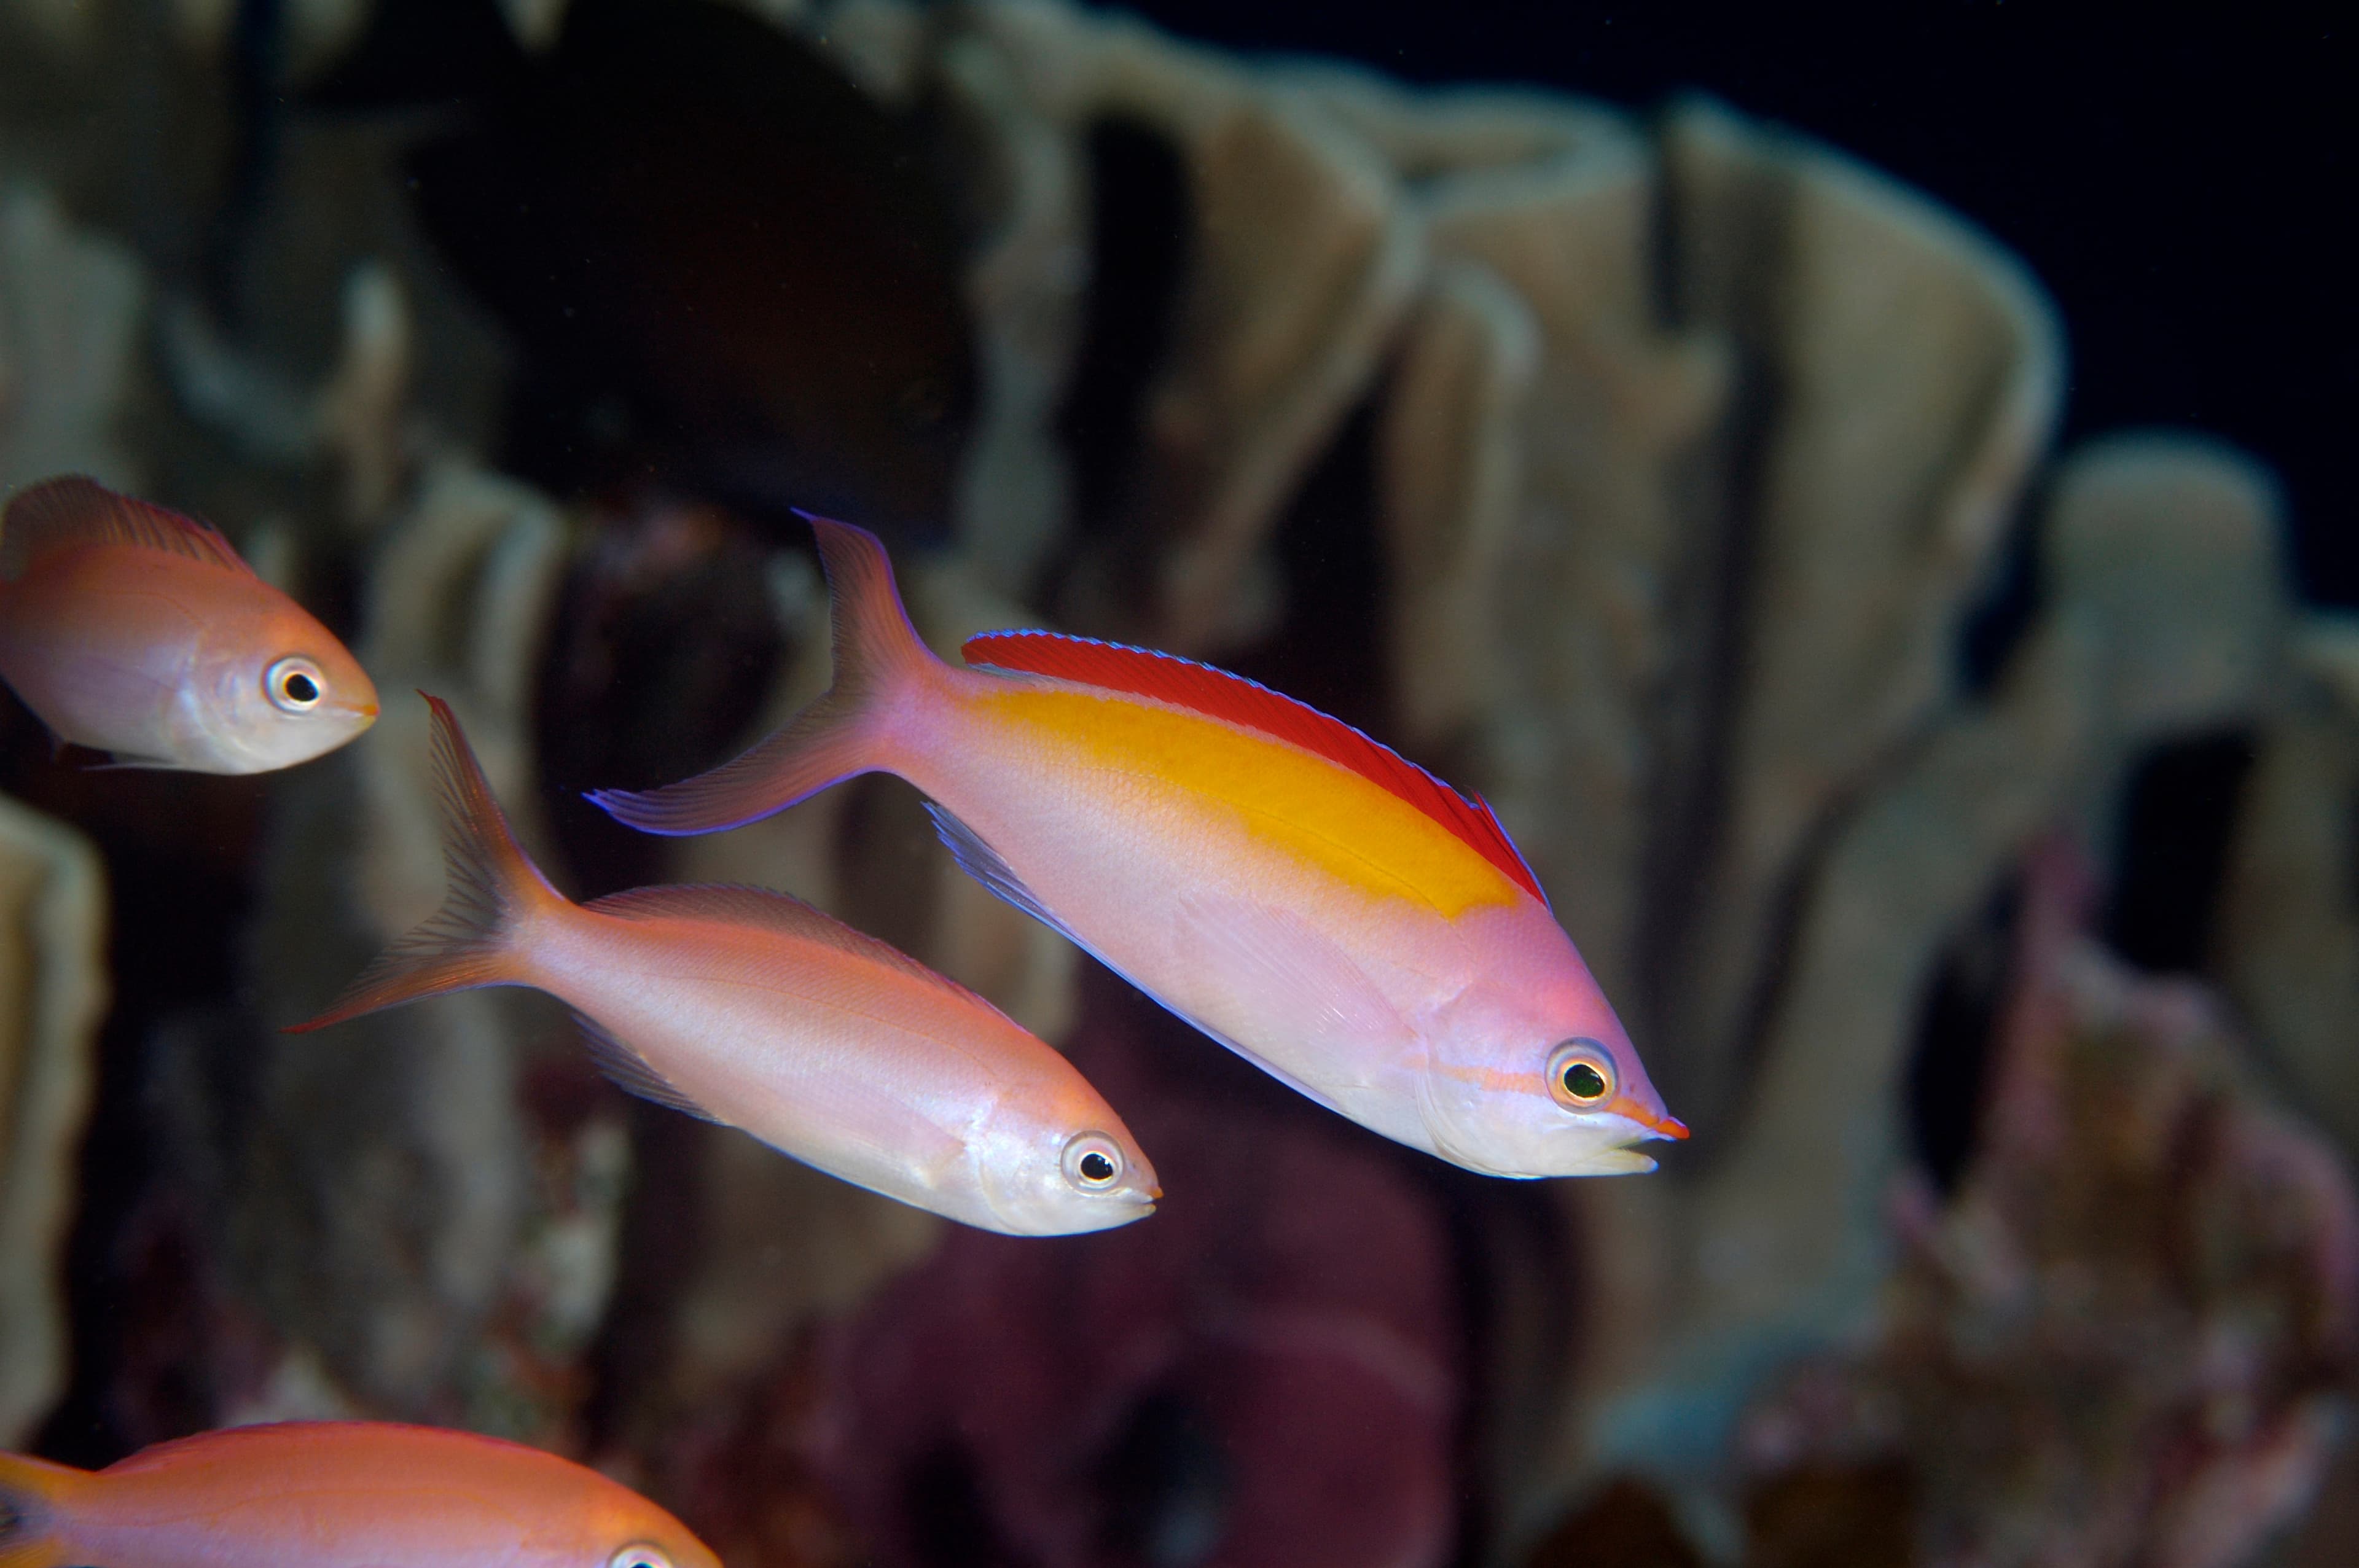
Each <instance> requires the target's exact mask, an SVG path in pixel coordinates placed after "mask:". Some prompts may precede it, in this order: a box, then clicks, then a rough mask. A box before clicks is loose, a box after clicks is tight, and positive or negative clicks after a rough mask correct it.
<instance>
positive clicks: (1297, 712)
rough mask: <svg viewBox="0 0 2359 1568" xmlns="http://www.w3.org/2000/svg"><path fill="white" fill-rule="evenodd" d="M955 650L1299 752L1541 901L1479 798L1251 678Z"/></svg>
mask: <svg viewBox="0 0 2359 1568" xmlns="http://www.w3.org/2000/svg"><path fill="white" fill-rule="evenodd" d="M959 651H960V652H961V653H962V654H964V655H965V656H966V662H967V663H968V664H970V665H987V666H989V667H991V668H994V669H1002V670H1014V671H1016V672H1019V673H1021V674H1024V675H1035V676H1055V677H1056V678H1057V679H1059V680H1069V681H1076V682H1079V683H1080V684H1082V685H1083V686H1094V687H1103V688H1105V689H1106V690H1108V691H1121V692H1127V693H1129V694H1130V695H1131V696H1133V697H1152V698H1154V699H1155V700H1156V701H1158V702H1168V703H1170V704H1171V705H1172V706H1174V707H1176V708H1189V709H1190V710H1191V711H1194V712H1197V713H1201V714H1204V715H1206V716H1208V717H1210V718H1213V719H1226V720H1227V721H1228V722H1230V723H1232V724H1242V725H1244V726H1245V728H1246V729H1248V730H1259V731H1260V732H1261V733H1262V734H1264V735H1267V736H1269V737H1271V738H1272V739H1274V740H1278V741H1287V742H1288V743H1290V744H1292V745H1296V746H1299V747H1301V748H1302V749H1303V750H1304V751H1306V752H1312V753H1313V754H1315V755H1317V756H1321V757H1324V758H1326V759H1327V760H1328V761H1329V762H1333V763H1334V764H1335V765H1336V766H1338V767H1343V768H1349V769H1350V770H1351V771H1352V772H1353V773H1357V774H1359V775H1360V776H1361V777H1362V778H1364V779H1366V780H1368V781H1369V782H1370V783H1371V784H1375V785H1376V786H1377V787H1379V788H1381V789H1384V790H1386V791H1389V792H1390V793H1391V794H1393V795H1398V796H1399V797H1400V798H1401V799H1403V800H1405V801H1407V802H1408V803H1409V804H1410V805H1411V806H1416V807H1417V808H1418V809H1419V811H1422V812H1424V813H1425V814H1426V815H1427V816H1430V817H1432V818H1433V819H1434V820H1435V821H1436V822H1439V823H1440V824H1441V826H1443V827H1447V828H1448V829H1450V831H1451V832H1452V833H1454V834H1456V835H1457V836H1458V837H1459V838H1461V839H1462V840H1463V841H1464V842H1465V844H1466V846H1467V848H1469V849H1473V851H1474V852H1475V853H1476V854H1478V855H1480V856H1482V857H1483V858H1484V860H1488V861H1490V862H1491V863H1492V864H1493V865H1495V866H1496V867H1498V868H1499V870H1500V871H1502V872H1504V873H1505V874H1506V877H1507V880H1508V881H1512V882H1514V883H1515V884H1516V885H1517V887H1520V888H1522V889H1523V890H1524V891H1525V892H1528V893H1530V894H1531V895H1532V896H1533V897H1534V898H1536V899H1538V900H1539V901H1540V903H1541V904H1542V905H1543V906H1545V905H1546V904H1547V903H1548V894H1546V893H1544V892H1541V891H1540V880H1539V878H1538V877H1536V876H1534V875H1533V874H1532V869H1531V867H1530V866H1529V865H1527V864H1526V863H1525V860H1524V857H1523V855H1522V854H1521V852H1519V851H1518V850H1517V849H1516V846H1515V842H1514V840H1512V839H1510V838H1508V837H1507V830H1506V828H1504V827H1500V826H1499V819H1498V818H1497V817H1495V816H1492V815H1491V808H1490V806H1487V805H1485V804H1484V800H1483V797H1482V796H1480V795H1461V794H1459V793H1458V791H1456V790H1454V789H1452V788H1451V787H1450V786H1449V785H1448V784H1443V783H1442V782H1441V781H1440V779H1438V778H1435V777H1434V776H1433V775H1432V774H1431V773H1427V772H1426V771H1425V770H1424V769H1423V768H1420V767H1419V766H1418V765H1417V764H1416V763H1415V762H1410V761H1409V760H1408V758H1407V757H1404V756H1402V755H1401V754H1400V753H1399V752H1396V751H1394V750H1393V749H1392V748H1391V747H1389V746H1386V745H1382V744H1380V743H1378V742H1377V741H1371V740H1369V739H1368V738H1367V737H1366V736H1365V735H1363V734H1361V733H1360V732H1359V731H1358V730H1354V729H1353V728H1352V727H1351V726H1350V725H1348V724H1346V723H1344V722H1343V721H1342V720H1341V719H1330V718H1328V717H1327V716H1326V715H1325V714H1323V713H1321V712H1320V711H1319V710H1318V709H1317V708H1312V707H1310V705H1309V704H1307V703H1301V702H1297V701H1295V700H1294V698H1292V697H1286V696H1283V695H1281V694H1279V693H1277V692H1274V691H1272V690H1270V689H1269V687H1266V686H1263V685H1260V684H1259V683H1258V682H1255V681H1249V680H1247V679H1245V677H1244V676H1233V675H1231V674H1229V673H1228V672H1227V671H1226V670H1216V669H1214V668H1213V667H1212V665H1200V664H1198V663H1196V661H1194V660H1193V659H1183V658H1180V657H1178V656H1177V655H1175V654H1158V653H1154V652H1151V651H1150V650H1148V649H1146V648H1125V647H1124V646H1123V645H1122V644H1121V643H1100V642H1095V641H1093V640H1092V639H1090V638H1087V637H1067V636H1064V635H1062V634H1060V633H1055V632H985V633H983V634H982V635H981V636H977V637H970V638H968V639H967V641H966V645H965V646H964V647H963V648H962V649H960V650H959Z"/></svg>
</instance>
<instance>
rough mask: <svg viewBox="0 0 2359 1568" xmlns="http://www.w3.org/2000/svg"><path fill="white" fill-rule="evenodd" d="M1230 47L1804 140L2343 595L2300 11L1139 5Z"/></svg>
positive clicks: (2311, 26)
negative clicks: (2247, 460)
mask: <svg viewBox="0 0 2359 1568" xmlns="http://www.w3.org/2000/svg"><path fill="white" fill-rule="evenodd" d="M1119 8H1120V9H1124V10H1128V11H1131V12H1134V13H1136V14H1137V15H1140V16H1146V17H1148V18H1150V19H1152V20H1154V21H1155V22H1157V23H1158V24H1159V25H1161V26H1162V27H1166V28H1168V29H1169V30H1171V31H1173V32H1175V33H1178V34H1180V35H1181V36H1183V37H1187V38H1195V39H1200V40H1202V41H1205V42H1208V43H1213V44H1218V45H1222V46H1223V47H1226V48H1230V49H1245V50H1274V51H1284V52H1289V53H1306V54H1319V55H1327V56H1342V57H1347V58H1351V59H1360V60H1364V61H1366V62H1367V63H1369V64H1371V65H1373V66H1375V67H1377V68H1378V69H1380V70H1384V71H1385V72H1386V73H1387V74H1389V75H1392V76H1396V77H1399V78H1402V79H1405V80H1408V81H1419V82H1435V83H1440V82H1467V81H1519V82H1525V83H1530V84H1533V85H1540V86H1548V87H1555V88H1562V89H1569V90H1571V91H1574V92H1583V93H1588V94H1591V95H1593V96H1595V97H1599V98H1603V99H1607V100H1610V101H1613V102H1615V103H1623V104H1625V105H1629V106H1631V107H1634V108H1637V109H1640V110H1645V109H1647V108H1649V107H1651V106H1654V105H1657V104H1659V103H1661V102H1662V101H1663V100H1664V99H1665V97H1666V96H1667V95H1669V94H1670V93H1673V92H1679V91H1680V90H1682V89H1690V88H1700V89H1703V90H1706V91H1709V92H1712V93H1715V94H1717V95H1719V96H1721V97H1723V98H1724V99H1726V100H1727V101H1728V102H1729V103H1732V104H1734V106H1735V107H1737V108H1738V109H1741V110H1744V111H1745V112H1746V113H1748V114H1757V115H1761V116H1764V117H1766V118H1768V119H1771V120H1775V121H1778V122H1782V123H1783V124H1788V125H1789V126H1792V127H1793V128H1795V129H1797V130H1800V131H1804V132H1807V133H1809V134H1810V135H1815V136H1818V137H1821V138H1822V139H1824V140H1826V141H1828V142H1830V143H1832V144H1833V145H1834V146H1838V147H1841V148H1843V150H1845V151H1847V152H1849V153H1851V154H1853V155H1854V156H1856V157H1860V158H1862V159H1864V161H1866V162H1867V163H1870V164H1873V165H1875V167H1877V168H1881V169H1884V170H1885V171H1886V172H1888V173H1890V174H1892V175H1894V176H1897V178H1901V179H1903V180H1906V181H1907V182H1908V183H1909V184H1911V185H1914V186H1917V187H1919V189H1923V190H1925V191H1927V192H1928V193H1930V195H1932V196H1934V197H1936V198H1938V199H1939V200H1941V201H1942V202H1943V203H1945V204H1946V205H1948V206H1950V207H1951V208H1953V209H1955V210H1956V211H1958V212H1960V213H1962V214H1963V215H1964V216H1966V217H1968V218H1970V219H1972V220H1973V221H1974V222H1977V223H1980V224H1981V225H1983V226H1984V228H1986V229H1987V230H1989V231H1990V232H1992V233H1994V234H1995V235H1996V236H1997V237H1998V239H1999V240H2001V241H2002V242H2004V243H2006V245H2008V246H2009V247H2010V248H2012V249H2013V250H2014V251H2015V252H2016V253H2017V254H2019V255H2020V256H2022V257H2023V259H2024V260H2025V261H2026V262H2027V264H2028V265H2030V267H2031V269H2032V271H2033V272H2034V273H2036V274H2037V275H2038V277H2039V278H2040V280H2041V281H2042V282H2043V283H2044V284H2045V285H2046V286H2047V287H2048V288H2049V291H2050V292H2051V293H2052V294H2053V296H2054V297H2055V299H2056V302H2057V305H2058V307H2059V309H2060V313H2061V316H2062V319H2063V322H2064V326H2065V330H2066V333H2067V337H2068V340H2069V342H2070V345H2071V365H2070V382H2069V387H2070V391H2069V397H2068V401H2067V405H2066V409H2065V431H2064V435H2065V438H2066V439H2067V440H2068V441H2070V440H2071V439H2074V438H2079V437H2082V436H2085V435H2093V434H2095V433H2098V432H2101V431H2105V430H2112V429H2117V428H2120V427H2125V426H2131V425H2138V426H2157V425H2160V426H2177V427H2187V428H2192V429H2197V430H2207V431H2210V432H2212V433H2213V434H2215V435H2218V436H2222V437H2224V438H2227V439H2229V440H2232V441H2234V442H2236V443H2237V444H2239V445H2241V446H2244V447H2245V448H2248V449H2251V450H2252V451H2254V452H2256V453H2257V454H2259V455H2260V456H2261V457H2263V458H2265V459H2267V460H2268V461H2269V462H2270V463H2271V464H2273V465H2274V466H2275V467H2276V468H2277V471H2278V472H2279V473H2280V474H2281V475H2282V476H2283V477H2284V479H2285V481H2286V483H2287V488H2288V493H2289V498H2290V501H2291V505H2292V510H2293V514H2294V517H2295V519H2296V524H2297V546H2296V554H2297V556H2298V557H2299V558H2298V561H2297V563H2296V564H2297V566H2298V568H2299V572H2300V575H2301V580H2302V585H2303V588H2304V589H2305V591H2306V592H2307V593H2309V594H2310V597H2312V598H2313V599H2317V600H2324V601H2328V602H2332V603H2335V604H2343V605H2359V540H2354V536H2353V534H2352V530H2351V527H2350V520H2351V517H2352V511H2353V484H2352V479H2351V475H2350V472H2349V469H2348V466H2347V463H2348V459H2347V457H2346V453H2347V451H2348V449H2349V441H2348V436H2347V433H2348V431H2349V429H2350V426H2351V422H2352V420H2353V418H2354V414H2359V396H2354V394H2359V307H2354V300H2353V294H2354V289H2359V243H2354V239H2353V235H2354V233H2359V222H2354V217H2353V215H2352V213H2351V211H2350V209H2351V207H2352V196H2353V176H2354V156H2353V155H2354V128H2359V113H2354V102H2359V69H2354V68H2359V57H2354V50H2353V48H2352V36H2353V33H2354V30H2359V29H2354V27H2352V26H2351V25H2349V24H2347V23H2342V22H2339V21H2338V20H2336V19H2333V18H2332V17H2331V16H2330V8H2329V7H2327V6H2324V5H2318V6H2310V7H2270V6H2261V5H2207V6H2203V7H2200V8H2199V7H2189V8H2188V10H2187V11H2186V13H2184V14H2180V13H2177V12H2174V11H2171V10H2169V8H2166V7H2153V8H2145V7H2141V8H2138V9H2136V10H2135V11H2133V10H2132V9H2131V8H2129V7H2120V8H2114V7H2104V6H2085V5H2080V6H2075V5H2053V4H2035V3H2030V0H2017V3H2016V4H2005V3H1993V0H1939V3H1924V0H1902V3H1900V4H1894V5H1880V6H1857V7H1851V8H1841V7H1838V8H1833V9H1821V10H1813V11H1807V12H1798V11H1797V10H1796V9H1795V8H1793V7H1788V6H1783V5H1726V4H1723V5H1701V4H1693V3H1682V0H1648V3H1647V4H1643V5H1582V4H1579V3H1578V0H1574V3H1570V4H1566V3H1557V4H1550V3H1546V0H1526V3H1523V4H1515V3H1510V0H1434V3H1429V4H1420V5H1353V4H1291V3H1288V0H1275V3H1273V0H1134V3H1131V4H1126V5H1123V6H1121V7H1119Z"/></svg>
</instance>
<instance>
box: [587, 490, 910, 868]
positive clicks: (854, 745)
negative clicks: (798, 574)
mask: <svg viewBox="0 0 2359 1568" xmlns="http://www.w3.org/2000/svg"><path fill="white" fill-rule="evenodd" d="M802 515H803V516H805V517H807V518H810V525H811V527H812V528H813V529H815V530H816V531H817V532H818V534H819V554H820V560H821V564H822V565H824V566H825V567H826V568H827V590H828V604H829V611H830V613H831V614H832V617H833V619H834V632H835V640H834V652H835V684H833V685H832V686H831V687H828V688H827V693H826V695H825V696H823V697H821V698H820V699H819V700H818V701H817V702H814V703H812V704H811V705H810V707H809V708H804V709H803V710H802V712H801V713H800V714H799V715H797V716H796V718H795V720H794V722H793V723H791V724H788V726H787V727H786V728H785V729H783V730H778V731H777V732H776V733H774V734H772V735H771V736H769V737H768V738H767V739H766V740H764V741H761V742H760V743H759V744H758V745H756V746H755V747H754V748H753V750H751V751H749V752H746V753H745V755H743V756H741V757H739V758H737V759H736V760H735V761H734V762H723V763H722V764H721V765H720V766H719V767H717V768H714V769H713V770H712V772H710V773H699V774H697V775H696V776H695V777H694V778H692V779H683V780H681V781H680V782H679V784H666V785H664V786H663V787H662V788H661V789H651V790H647V791H644V792H639V793H633V792H631V791H627V790H614V789H602V790H593V791H592V792H591V794H590V801H591V804H592V805H594V806H598V807H599V808H600V809H602V810H603V811H604V812H605V813H606V814H607V815H608V816H612V817H614V819H615V820H616V821H618V822H627V823H629V824H630V825H631V826H632V827H636V828H638V829H639V830H641V831H642V832H646V833H664V834H672V835H679V834H687V833H712V832H717V831H719V830H720V829H722V828H724V827H744V826H745V824H746V823H748V822H755V821H758V820H760V819H761V818H763V817H765V816H769V815H770V814H771V813H773V812H777V811H784V810H785V809H786V808H787V807H788V806H792V805H794V804H795V803H796V802H797V801H799V800H805V799H808V798H810V796H812V795H817V794H818V793H819V792H820V791H821V790H823V789H825V788H827V786H828V785H830V784H838V783H841V782H842V781H843V780H845V779H848V778H851V777H853V775H855V774H858V773H869V772H871V771H873V770H874V769H875V767H876V766H877V765H878V764H877V761H876V745H875V726H876V720H877V719H879V718H880V717H881V716H882V715H884V714H886V713H887V712H889V711H890V709H891V707H892V705H893V702H894V701H895V699H896V697H897V696H898V695H899V694H900V693H901V692H902V691H904V690H906V689H907V687H908V684H909V683H910V682H911V681H912V680H917V679H922V678H924V676H926V674H927V673H928V672H929V670H930V669H931V668H932V667H933V666H934V665H937V664H938V663H939V662H940V661H938V660H937V659H936V658H935V657H934V655H933V652H932V650H930V649H929V648H928V647H927V646H926V645H925V643H921V642H919V640H918V633H917V629H916V628H915V627H913V626H911V625H910V624H909V616H908V611H905V610H903V609H902V608H901V596H900V594H899V593H898V592H897V591H896V590H895V589H894V587H893V563H892V561H891V559H890V558H889V557H886V554H885V546H884V544H883V542H882V541H881V540H879V539H878V538H877V537H876V535H874V534H871V533H870V532H868V530H867V529H865V528H855V527H853V525H852V524H849V523H836V522H832V521H830V520H829V519H827V518H825V517H811V516H810V514H809V513H804V514H802Z"/></svg>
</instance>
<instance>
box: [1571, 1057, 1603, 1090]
mask: <svg viewBox="0 0 2359 1568" xmlns="http://www.w3.org/2000/svg"><path fill="white" fill-rule="evenodd" d="M1564 1090H1565V1093H1567V1094H1569V1095H1571V1097H1572V1098H1575V1099H1595V1098H1597V1097H1598V1096H1599V1095H1602V1094H1603V1093H1604V1092H1605V1075H1604V1074H1603V1073H1601V1072H1599V1071H1598V1070H1597V1069H1596V1068H1594V1067H1593V1066H1591V1065H1589V1064H1588V1063H1586V1062H1575V1063H1573V1064H1572V1065H1571V1066H1569V1067H1567V1068H1566V1069H1565V1070H1564Z"/></svg>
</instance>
